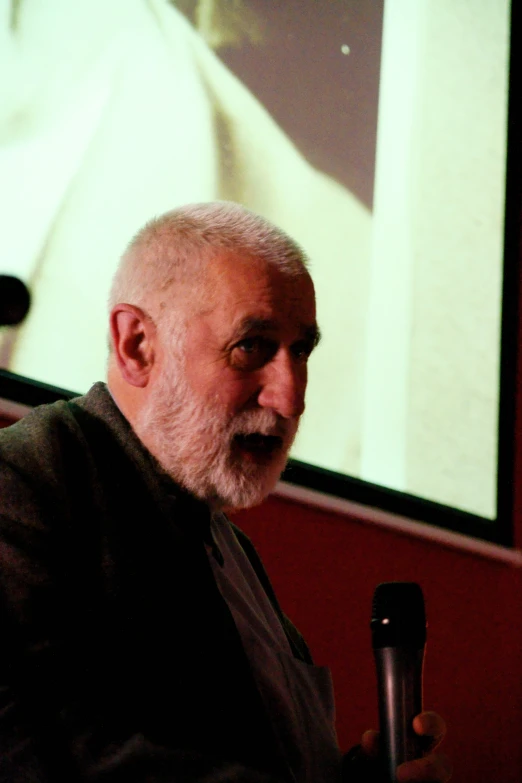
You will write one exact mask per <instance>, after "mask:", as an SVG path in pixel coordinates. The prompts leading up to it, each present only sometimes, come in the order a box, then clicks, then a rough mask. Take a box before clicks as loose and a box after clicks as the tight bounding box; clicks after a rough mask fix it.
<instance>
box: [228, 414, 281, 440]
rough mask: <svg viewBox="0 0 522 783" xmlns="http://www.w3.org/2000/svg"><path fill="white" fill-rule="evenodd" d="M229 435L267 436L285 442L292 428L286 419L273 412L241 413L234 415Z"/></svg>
mask: <svg viewBox="0 0 522 783" xmlns="http://www.w3.org/2000/svg"><path fill="white" fill-rule="evenodd" d="M229 427H230V434H231V435H252V434H253V433H259V434H260V435H268V436H272V437H276V438H281V439H283V440H286V439H287V438H288V437H290V436H291V435H293V432H294V427H293V424H292V423H291V422H290V421H289V420H288V419H283V418H282V417H281V416H278V414H277V413H275V412H274V411H270V410H267V409H262V410H257V411H242V413H238V414H236V416H234V417H233V418H232V419H231V421H230V424H229Z"/></svg>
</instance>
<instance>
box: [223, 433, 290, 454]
mask: <svg viewBox="0 0 522 783" xmlns="http://www.w3.org/2000/svg"><path fill="white" fill-rule="evenodd" d="M234 442H235V443H237V445H238V446H239V448H240V449H241V451H243V452H247V453H249V454H252V455H253V456H256V457H271V456H273V455H274V454H275V453H276V452H278V451H279V450H280V449H281V448H282V447H283V439H282V438H280V437H278V436H277V435H262V434H261V433H260V432H251V433H249V434H248V435H243V434H239V435H235V436H234Z"/></svg>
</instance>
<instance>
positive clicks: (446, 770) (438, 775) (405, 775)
mask: <svg viewBox="0 0 522 783" xmlns="http://www.w3.org/2000/svg"><path fill="white" fill-rule="evenodd" d="M452 771H453V770H452V766H451V763H450V761H449V759H448V757H447V756H445V755H444V754H443V753H432V754H430V755H429V756H425V757H424V758H422V759H415V761H406V762H405V763H404V764H401V765H400V766H399V767H397V780H398V781H399V783H447V781H448V780H449V779H450V778H451V773H452Z"/></svg>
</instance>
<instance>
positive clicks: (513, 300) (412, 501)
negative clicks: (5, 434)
mask: <svg viewBox="0 0 522 783" xmlns="http://www.w3.org/2000/svg"><path fill="white" fill-rule="evenodd" d="M521 22H522V13H521V11H520V8H519V4H517V3H516V2H513V1H512V3H511V28H510V61H509V101H508V128H507V140H506V143H507V156H506V189H505V213H504V215H505V218H504V277H503V291H502V323H501V349H500V395H499V440H498V460H497V517H496V519H493V520H491V519H486V518H484V517H481V516H478V515H475V514H471V513H469V512H466V511H459V510H458V509H455V508H451V507H449V506H445V505H443V504H440V503H435V502H433V501H430V500H425V499H422V498H419V497H416V496H414V495H409V494H406V493H403V492H399V491H396V490H392V489H386V488H384V487H381V486H379V485H377V484H372V483H370V482H367V481H362V480H361V479H357V478H354V477H350V476H345V475H343V474H341V473H336V472H334V471H330V470H326V469H324V468H320V467H316V466H312V465H308V464H306V463H304V462H300V461H298V460H290V461H289V464H288V466H287V468H286V470H285V472H284V473H283V476H282V479H283V480H284V481H286V482H288V483H290V484H294V485H297V486H301V487H306V488H308V489H312V490H317V491H319V492H322V493H325V494H328V495H334V496H337V497H339V498H343V499H346V500H350V501H352V502H356V503H360V504H362V505H365V506H370V507H374V508H379V509H382V510H384V511H388V512H390V513H393V514H399V515H401V516H404V517H407V518H410V519H412V520H414V521H418V522H422V523H425V524H428V525H432V526H436V527H438V528H443V529H446V530H452V531H454V532H458V533H461V534H463V535H468V536H472V537H474V538H478V539H482V540H484V541H489V542H492V543H496V544H501V545H504V546H510V547H511V546H513V507H514V483H515V475H514V467H515V448H516V439H515V417H516V399H517V395H516V392H517V370H518V362H519V351H520V348H521V346H519V339H518V338H519V331H520V330H519V319H520V302H519V295H520V272H521V259H520V255H521V245H522V240H521V220H520V218H521V212H522V165H521V160H522V120H521V118H520V116H519V115H520V114H521V113H520V112H519V111H518V109H517V104H518V103H519V100H518V98H519V90H520V87H521V84H522V80H521V79H520V77H519V73H520V69H521V55H520V52H519V51H518V48H519V44H520V33H519V30H520V24H521ZM77 396H79V395H78V393H76V392H72V391H70V390H67V389H60V388H58V387H56V386H52V385H50V384H47V383H43V382H40V381H36V380H34V379H32V378H25V377H23V376H20V375H16V374H15V373H12V372H9V371H8V370H0V398H3V399H6V400H9V401H12V402H16V403H18V404H22V405H26V406H29V407H34V406H36V405H41V404H46V403H52V402H56V401H57V400H61V399H66V400H68V399H72V398H73V397H77Z"/></svg>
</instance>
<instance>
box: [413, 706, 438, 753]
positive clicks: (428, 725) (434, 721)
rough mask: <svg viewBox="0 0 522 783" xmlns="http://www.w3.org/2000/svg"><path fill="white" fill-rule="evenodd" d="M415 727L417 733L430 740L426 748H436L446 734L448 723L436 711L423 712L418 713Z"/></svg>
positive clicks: (414, 722)
mask: <svg viewBox="0 0 522 783" xmlns="http://www.w3.org/2000/svg"><path fill="white" fill-rule="evenodd" d="M413 729H414V731H415V733H416V734H418V735H419V736H421V737H425V738H426V740H428V741H427V743H426V746H425V747H426V750H434V749H435V748H436V747H437V745H440V743H441V742H442V740H443V739H444V737H445V735H446V723H445V721H444V720H443V718H441V717H440V715H437V713H436V712H421V713H420V715H416V716H415V718H414V719H413Z"/></svg>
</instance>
